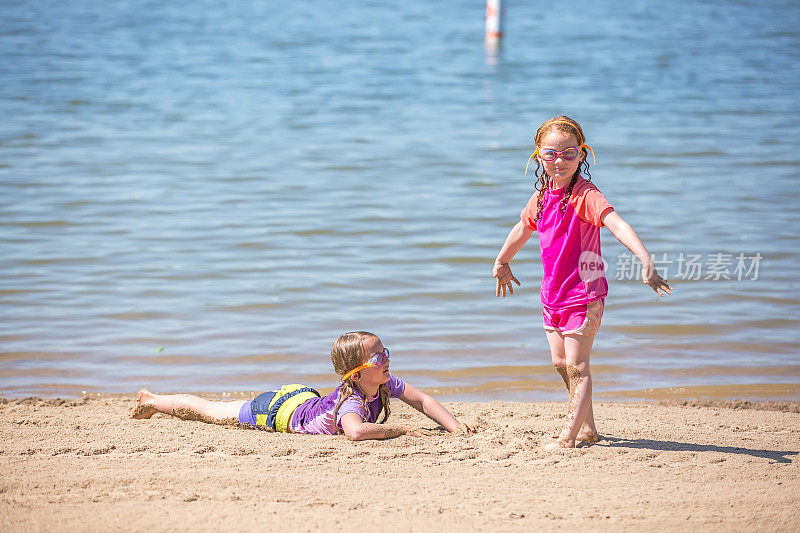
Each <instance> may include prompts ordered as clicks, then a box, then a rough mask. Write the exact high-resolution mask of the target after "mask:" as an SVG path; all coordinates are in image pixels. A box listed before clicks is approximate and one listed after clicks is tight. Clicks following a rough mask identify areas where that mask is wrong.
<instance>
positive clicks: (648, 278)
mask: <svg viewBox="0 0 800 533" xmlns="http://www.w3.org/2000/svg"><path fill="white" fill-rule="evenodd" d="M648 271H649V272H648ZM648 274H649V275H648ZM642 282H643V283H644V284H645V285H649V286H650V288H651V289H653V290H654V291H656V294H658V295H659V296H662V297H663V296H666V295H667V294H672V287H670V285H669V283H667V280H665V279H664V278H662V277H661V276H660V275H659V274H658V271H657V270H656V269H655V268H653V267H652V266H649V267H646V268H642Z"/></svg>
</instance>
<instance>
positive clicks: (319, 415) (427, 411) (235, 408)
mask: <svg viewBox="0 0 800 533" xmlns="http://www.w3.org/2000/svg"><path fill="white" fill-rule="evenodd" d="M331 360H332V361H333V368H334V370H336V373H337V374H339V375H340V376H342V380H341V383H339V385H338V386H337V387H336V390H334V391H333V392H332V393H330V394H328V395H327V396H324V397H320V395H319V393H318V392H317V391H315V390H314V389H312V388H310V387H304V386H303V385H286V386H285V387H282V388H281V389H279V390H275V391H270V392H265V393H263V394H261V395H259V396H258V397H256V398H254V399H252V400H249V401H243V400H242V401H230V402H220V401H211V400H205V399H203V398H200V397H198V396H193V395H191V394H153V393H152V392H150V391H149V390H147V389H142V390H141V391H139V393H138V394H137V395H136V407H135V408H134V411H133V414H132V415H131V416H132V417H133V418H150V417H151V416H153V415H154V414H156V413H166V414H170V415H174V416H177V417H179V418H184V419H188V420H201V421H203V422H209V423H216V424H225V423H239V424H241V425H245V426H252V427H258V428H262V429H273V430H275V431H281V432H284V433H314V434H319V435H335V434H337V433H344V434H345V435H346V436H347V437H348V438H349V439H351V440H365V439H389V438H392V437H397V436H399V435H413V436H417V437H419V436H424V435H430V434H431V433H430V432H429V431H426V430H424V429H416V428H411V427H407V426H401V425H396V424H384V422H385V421H386V419H387V418H389V412H390V411H389V398H390V397H391V398H400V399H401V400H402V401H404V402H405V403H407V404H408V405H410V406H411V407H413V408H414V409H416V410H417V411H419V412H421V413H422V414H424V415H426V416H427V417H428V418H430V419H431V420H433V421H434V422H436V423H438V424H441V426H442V427H444V428H445V429H446V430H447V431H449V432H451V433H461V434H466V433H470V432H473V431H474V430H473V428H471V427H469V426H467V425H466V424H462V423H459V422H458V420H456V419H455V417H454V416H453V415H451V414H450V413H449V412H448V411H447V409H445V408H444V407H443V406H442V404H440V403H439V402H438V401H436V400H435V399H434V398H432V397H431V396H428V395H427V394H425V393H423V392H420V391H419V390H417V389H416V388H414V387H412V386H411V385H409V384H408V383H405V382H404V381H403V380H401V379H400V378H398V377H397V376H395V375H393V374H390V373H389V349H388V348H384V346H383V344H382V343H381V340H380V339H379V338H378V337H377V336H376V335H373V334H372V333H368V332H366V331H355V332H351V333H345V334H344V335H341V336H339V338H338V339H336V341H335V342H334V343H333V347H332V348H331ZM381 412H383V418H382V419H381V421H380V423H379V424H376V423H375V422H376V421H377V420H378V416H379V415H380V414H381Z"/></svg>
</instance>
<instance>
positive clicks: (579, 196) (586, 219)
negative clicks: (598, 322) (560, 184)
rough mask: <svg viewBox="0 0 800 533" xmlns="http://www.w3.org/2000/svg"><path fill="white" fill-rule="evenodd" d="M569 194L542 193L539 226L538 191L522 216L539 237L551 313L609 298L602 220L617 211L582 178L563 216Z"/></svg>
mask: <svg viewBox="0 0 800 533" xmlns="http://www.w3.org/2000/svg"><path fill="white" fill-rule="evenodd" d="M565 189H566V187H565V188H561V189H558V190H554V191H553V190H548V191H545V192H544V201H543V203H542V214H541V217H540V218H539V221H538V224H537V223H535V222H534V218H535V217H536V202H537V198H538V196H539V192H538V191H537V192H536V193H534V195H533V196H532V197H531V199H530V200H529V201H528V205H526V206H525V209H523V210H522V213H520V219H521V220H522V223H523V224H525V227H526V228H528V229H531V230H534V231H538V232H539V252H540V253H541V256H542V268H543V269H544V277H543V278H542V288H541V295H542V305H543V306H544V307H547V308H548V309H551V310H553V309H563V308H565V307H573V306H578V305H587V304H588V303H589V302H593V301H595V300H599V299H600V298H604V297H605V296H606V294H608V283H607V282H606V277H605V270H604V266H603V259H602V256H601V253H600V228H601V227H603V223H602V222H601V221H600V217H601V216H602V215H603V213H604V212H605V211H607V210H613V209H614V208H613V207H612V206H611V204H610V203H609V202H608V200H606V198H605V196H603V193H601V192H600V191H599V190H598V189H597V187H595V186H594V184H593V183H591V182H589V181H588V180H586V179H584V178H583V177H580V178H578V181H577V182H576V183H575V186H574V187H573V188H572V194H571V195H570V197H569V201H568V202H567V206H566V209H565V211H564V212H563V213H562V212H561V200H562V198H563V197H564V190H565Z"/></svg>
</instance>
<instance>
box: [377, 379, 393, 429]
mask: <svg viewBox="0 0 800 533" xmlns="http://www.w3.org/2000/svg"><path fill="white" fill-rule="evenodd" d="M378 391H379V392H380V395H381V408H382V409H383V418H382V419H381V421H380V422H378V423H379V424H383V423H384V422H386V420H387V419H388V418H389V413H391V410H390V409H389V399H390V398H391V397H392V396H391V394H390V393H389V387H388V386H387V385H386V383H383V384H382V385H381V386H380V388H379V389H378ZM379 414H380V413H379Z"/></svg>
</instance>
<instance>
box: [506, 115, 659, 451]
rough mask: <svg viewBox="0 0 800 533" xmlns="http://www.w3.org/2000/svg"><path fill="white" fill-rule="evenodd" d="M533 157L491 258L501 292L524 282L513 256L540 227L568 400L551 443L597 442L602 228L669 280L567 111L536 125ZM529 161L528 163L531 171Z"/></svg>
mask: <svg viewBox="0 0 800 533" xmlns="http://www.w3.org/2000/svg"><path fill="white" fill-rule="evenodd" d="M534 142H535V144H536V151H535V152H533V154H532V155H531V157H530V158H529V159H528V164H530V160H531V159H535V161H536V171H535V175H536V178H537V180H536V185H535V189H536V192H534V194H533V196H531V199H530V200H529V201H528V204H527V205H526V206H525V208H524V209H523V210H522V213H521V214H520V221H519V222H518V223H517V224H516V225H515V226H514V227H513V228H512V229H511V232H510V233H509V234H508V237H507V238H506V242H505V243H504V244H503V247H502V248H501V249H500V253H499V254H498V255H497V259H496V260H495V264H494V271H493V276H494V277H495V278H497V290H496V294H497V296H503V297H505V296H506V294H514V289H513V285H512V283H511V282H512V281H513V282H514V283H516V284H517V285H520V282H519V280H517V278H515V277H514V274H512V272H511V268H510V267H509V265H508V263H509V262H510V261H511V259H512V258H513V257H514V256H515V255H516V253H517V252H518V251H519V250H520V249H521V248H522V246H523V245H524V244H525V243H526V242H527V241H528V239H529V238H530V236H531V235H532V234H533V232H534V231H538V232H539V249H540V252H541V258H542V268H543V270H544V276H543V277H542V286H541V298H542V308H543V315H544V329H545V334H546V335H547V341H548V343H549V344H550V355H551V357H552V360H553V366H555V367H556V370H557V371H558V373H559V374H560V375H561V377H562V378H563V380H564V385H565V386H566V388H567V392H568V393H569V404H568V406H567V416H566V420H565V424H564V429H563V430H562V431H561V434H560V435H559V436H558V440H557V441H556V442H554V443H552V444H551V445H549V447H557V448H558V447H560V448H571V447H574V446H575V441H576V440H577V441H582V442H597V441H598V440H599V435H598V434H597V429H596V428H595V424H594V413H593V412H592V376H591V372H590V369H589V356H590V354H591V351H592V344H593V343H594V336H595V334H596V333H597V330H598V328H599V327H600V320H601V318H602V316H603V302H604V300H605V297H606V294H607V293H608V283H607V282H606V278H605V274H604V271H603V259H602V257H601V255H600V228H602V227H603V226H606V227H608V229H609V230H611V233H612V234H613V235H614V237H616V238H617V239H618V240H619V241H620V242H621V243H622V244H623V245H625V247H626V248H628V250H630V251H631V252H632V253H633V254H634V255H635V256H636V257H637V258H638V259H639V261H641V263H642V281H643V282H644V283H645V284H647V285H649V286H650V287H651V288H652V289H653V290H654V291H655V292H656V294H658V295H659V296H663V295H664V294H665V293H671V292H672V287H670V286H669V284H668V283H667V282H666V281H665V280H664V279H663V278H661V276H659V275H658V272H656V269H655V268H654V267H653V261H652V259H651V257H650V254H649V253H648V252H647V249H646V248H645V247H644V244H642V241H641V240H639V237H638V235H636V232H635V231H634V230H633V228H631V226H630V225H629V224H628V223H627V222H625V221H624V220H623V219H622V217H620V216H619V214H617V212H616V211H614V208H613V207H611V204H610V203H609V202H608V200H606V198H605V197H604V196H603V194H602V193H601V192H600V191H599V190H598V189H597V187H595V186H594V185H593V184H592V183H591V182H590V181H589V180H590V179H591V174H589V163H588V162H587V161H586V156H587V150H589V151H591V152H592V158H593V159H594V151H593V150H592V149H591V148H590V147H589V146H588V145H586V144H585V142H586V139H585V138H584V135H583V130H582V129H581V127H580V125H578V123H577V122H575V121H574V120H572V119H571V118H569V117H566V116H559V117H555V118H552V119H550V120H548V121H547V122H545V123H544V124H542V125H541V126H539V129H538V130H537V131H536V137H535V140H534ZM527 171H528V168H527V166H526V167H525V173H526V174H527Z"/></svg>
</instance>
